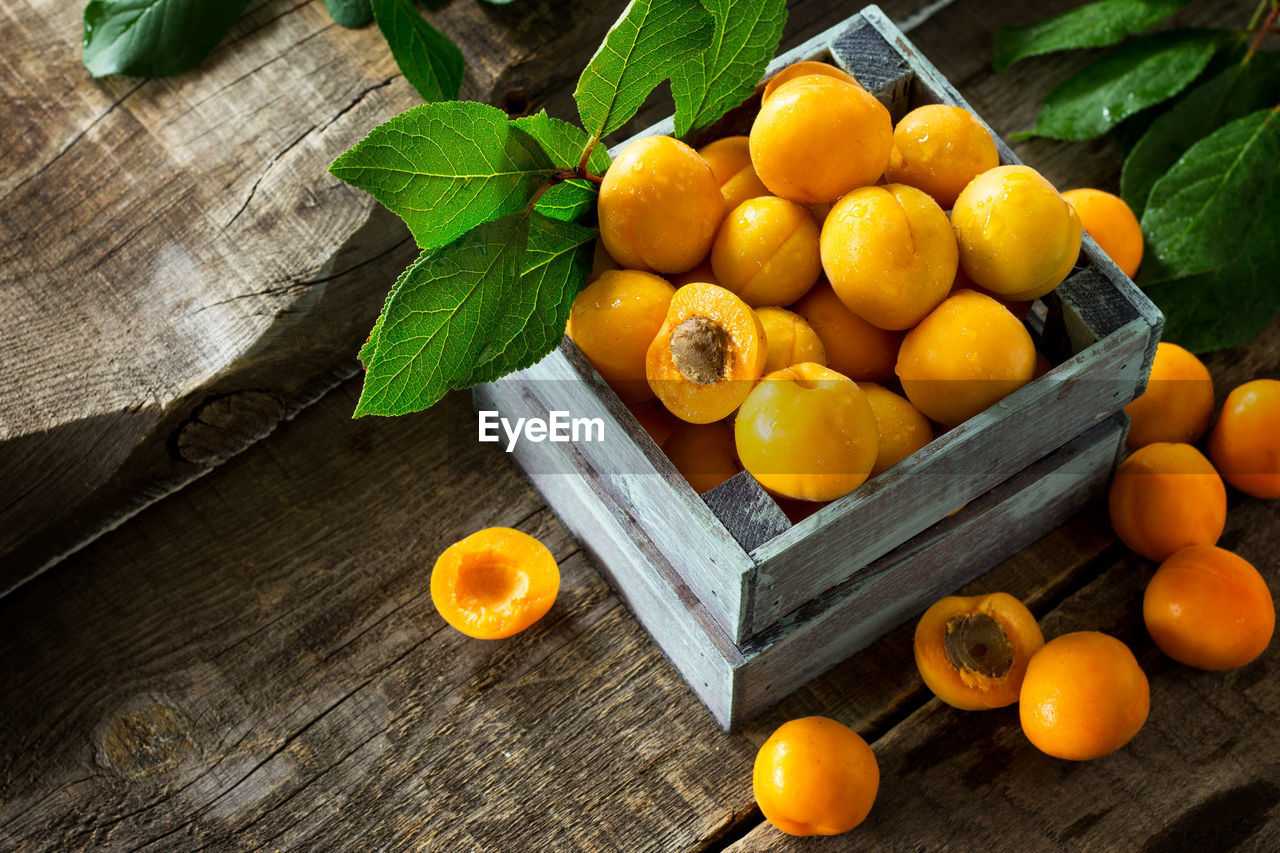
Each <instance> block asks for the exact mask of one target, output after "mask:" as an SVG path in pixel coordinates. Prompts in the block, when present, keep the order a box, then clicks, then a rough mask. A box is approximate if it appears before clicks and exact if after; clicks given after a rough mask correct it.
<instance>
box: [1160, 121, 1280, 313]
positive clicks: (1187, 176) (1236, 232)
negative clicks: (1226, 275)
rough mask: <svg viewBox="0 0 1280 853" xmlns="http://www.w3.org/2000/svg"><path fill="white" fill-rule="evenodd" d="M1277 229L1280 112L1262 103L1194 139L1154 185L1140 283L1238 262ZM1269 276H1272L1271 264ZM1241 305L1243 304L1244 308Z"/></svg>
mask: <svg viewBox="0 0 1280 853" xmlns="http://www.w3.org/2000/svg"><path fill="white" fill-rule="evenodd" d="M1278 229H1280V114H1277V113H1276V111H1275V110H1273V109H1270V108H1268V109H1262V110H1258V111H1256V112H1253V113H1250V114H1249V115H1247V116H1245V117H1244V118H1240V119H1236V120H1235V121H1233V122H1231V123H1230V124H1228V125H1225V126H1224V127H1222V128H1220V129H1218V130H1217V131H1214V132H1213V133H1212V134H1210V135H1209V136H1207V137H1205V138H1204V139H1202V140H1200V141H1199V142H1197V143H1196V144H1194V145H1192V146H1191V147H1190V148H1189V149H1187V152H1186V153H1185V154H1184V155H1182V158H1181V159H1180V160H1178V162H1177V164H1176V165H1175V166H1174V167H1173V168H1172V169H1170V170H1169V172H1168V174H1166V175H1165V176H1164V177H1163V178H1161V179H1160V180H1159V181H1157V182H1156V184H1155V186H1154V187H1152V188H1151V195H1150V197H1149V198H1148V199H1147V207H1146V210H1145V211H1144V213H1143V215H1142V230H1143V233H1144V234H1145V236H1146V239H1147V253H1146V256H1145V258H1144V260H1143V265H1142V276H1141V279H1140V281H1141V283H1142V284H1143V286H1148V285H1151V284H1155V283H1157V282H1160V281H1167V280H1169V279H1175V278H1184V277H1186V276H1193V275H1199V274H1201V273H1207V272H1213V271H1215V270H1220V269H1223V268H1225V267H1228V266H1231V265H1232V264H1235V263H1236V261H1238V260H1239V259H1240V257H1241V256H1242V254H1244V253H1245V252H1246V251H1247V247H1249V246H1251V245H1252V244H1253V242H1254V241H1253V240H1252V239H1251V237H1252V232H1254V231H1262V232H1263V233H1264V234H1267V235H1269V236H1270V237H1274V236H1275V235H1276V234H1277V233H1280V232H1278ZM1272 272H1273V276H1274V270H1273V271H1272ZM1242 307H1243V306H1242Z"/></svg>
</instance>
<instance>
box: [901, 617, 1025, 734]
mask: <svg viewBox="0 0 1280 853" xmlns="http://www.w3.org/2000/svg"><path fill="white" fill-rule="evenodd" d="M1043 645H1044V635H1043V634H1041V633H1040V626H1039V625H1037V624H1036V617H1034V616H1032V615H1031V611H1030V610H1028V609H1027V608H1026V607H1025V606H1024V605H1023V603H1022V602H1021V601H1019V600H1018V599H1016V598H1014V597H1013V596H1012V595H1009V594H1008V593H1004V592H993V593H991V594H989V595H975V596H969V597H966V596H959V595H953V596H948V597H947V598H944V599H942V600H941V601H938V602H937V603H935V604H934V605H933V606H932V607H930V608H929V609H928V610H926V611H925V612H924V616H922V617H920V622H919V623H918V624H917V625H916V635H915V655H916V668H917V669H918V670H920V677H921V678H922V679H924V683H925V685H927V686H928V688H929V689H930V690H932V691H933V693H934V695H935V696H937V697H938V698H939V699H941V700H942V701H943V702H946V703H947V704H948V705H951V706H953V707H955V708H959V709H961V710H963V711H984V710H988V709H990V708H1003V707H1005V706H1006V705H1012V704H1013V703H1014V702H1017V701H1018V691H1019V690H1021V689H1022V678H1023V676H1024V675H1025V674H1026V671H1027V664H1028V663H1029V662H1030V661H1031V659H1032V656H1033V655H1034V654H1035V653H1036V652H1038V651H1040V647H1041V646H1043Z"/></svg>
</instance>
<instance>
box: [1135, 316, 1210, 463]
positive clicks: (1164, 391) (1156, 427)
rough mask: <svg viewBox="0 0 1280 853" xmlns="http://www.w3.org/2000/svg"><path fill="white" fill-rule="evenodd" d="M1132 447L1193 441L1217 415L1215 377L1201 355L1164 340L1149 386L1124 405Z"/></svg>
mask: <svg viewBox="0 0 1280 853" xmlns="http://www.w3.org/2000/svg"><path fill="white" fill-rule="evenodd" d="M1124 410H1125V413H1126V414H1128V415H1129V435H1128V436H1127V437H1126V438H1125V444H1126V445H1128V446H1129V448H1130V449H1131V450H1136V449H1137V448H1139V447H1144V446H1146V445H1148V444H1154V443H1155V442H1157V441H1174V442H1185V443H1187V444H1190V443H1192V442H1194V441H1196V440H1198V439H1199V438H1200V436H1202V435H1204V433H1205V430H1207V429H1208V428H1209V421H1210V420H1212V418H1213V379H1212V378H1211V377H1210V376H1209V368H1207V367H1205V366H1204V363H1203V362H1202V361H1200V359H1198V358H1196V357H1195V356H1194V355H1192V354H1191V353H1189V352H1187V351H1186V350H1185V349H1183V348H1182V347H1180V346H1178V345H1177V344H1171V343H1166V342H1164V341H1161V342H1160V345H1159V346H1158V347H1156V357H1155V361H1153V362H1152V364H1151V377H1150V378H1149V379H1148V380H1147V388H1146V390H1145V391H1143V392H1142V394H1140V395H1139V396H1138V397H1137V398H1135V399H1134V400H1133V402H1131V403H1129V405H1127V406H1125V407H1124Z"/></svg>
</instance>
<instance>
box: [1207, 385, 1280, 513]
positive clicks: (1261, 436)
mask: <svg viewBox="0 0 1280 853" xmlns="http://www.w3.org/2000/svg"><path fill="white" fill-rule="evenodd" d="M1209 455H1210V456H1211V457H1213V462H1214V464H1215V465H1217V466H1218V470H1219V471H1220V472H1222V476H1223V477H1225V478H1226V480H1227V482H1228V483H1230V484H1231V485H1233V486H1235V487H1236V488H1237V489H1239V490H1240V491H1242V492H1244V493H1245V494H1247V495H1253V496H1254V497H1255V498H1280V382H1278V381H1276V380H1275V379H1254V380H1253V381H1252V382H1246V383H1244V384H1243V385H1240V386H1238V387H1236V388H1235V389H1233V390H1232V392H1231V393H1230V394H1228V395H1227V400H1226V402H1225V403H1223V405H1222V413H1221V414H1220V415H1218V422H1217V423H1216V424H1214V427H1213V432H1212V433H1210V435H1209Z"/></svg>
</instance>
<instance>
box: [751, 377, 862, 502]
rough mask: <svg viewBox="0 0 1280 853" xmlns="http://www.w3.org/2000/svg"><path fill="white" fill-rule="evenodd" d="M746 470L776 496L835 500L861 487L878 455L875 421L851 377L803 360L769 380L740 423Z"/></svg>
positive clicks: (755, 391) (758, 390)
mask: <svg viewBox="0 0 1280 853" xmlns="http://www.w3.org/2000/svg"><path fill="white" fill-rule="evenodd" d="M734 436H735V439H736V442H737V448H738V458H739V459H740V460H741V461H742V467H744V468H746V469H747V470H748V471H749V472H751V476H753V477H755V478H756V479H757V480H759V481H760V485H762V486H764V487H765V488H766V489H768V490H769V491H770V492H773V493H774V494H777V495H782V496H783V497H787V498H798V499H801V500H807V501H829V500H834V499H836V498H838V497H841V496H842V495H846V494H848V493H849V492H851V491H853V490H854V489H856V488H857V487H858V486H860V485H862V483H863V481H865V480H866V479H867V477H868V476H869V475H870V474H871V468H872V466H873V465H875V462H876V456H877V454H878V453H879V448H880V440H879V435H878V433H877V431H876V417H875V414H874V413H873V412H872V411H871V404H870V403H869V402H867V395H866V394H865V393H863V391H862V389H861V388H859V387H858V386H857V385H856V384H855V383H854V382H853V381H852V380H850V379H848V378H846V377H844V376H841V375H840V374H839V373H836V372H835V371H834V370H829V369H827V368H825V367H823V366H822V365H820V364H813V363H809V362H806V363H802V364H795V365H792V366H791V367H787V368H784V369H782V370H779V371H777V372H775V373H770V374H769V375H767V376H765V377H764V378H763V379H762V380H761V381H760V384H759V385H757V386H756V387H755V388H754V389H752V391H751V393H750V394H749V395H747V399H746V400H745V401H744V402H743V403H742V408H741V409H739V411H738V417H737V419H736V420H735V421H734Z"/></svg>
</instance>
